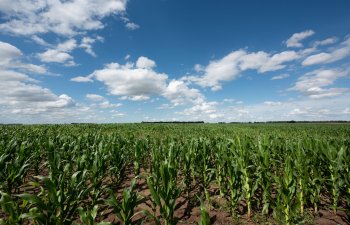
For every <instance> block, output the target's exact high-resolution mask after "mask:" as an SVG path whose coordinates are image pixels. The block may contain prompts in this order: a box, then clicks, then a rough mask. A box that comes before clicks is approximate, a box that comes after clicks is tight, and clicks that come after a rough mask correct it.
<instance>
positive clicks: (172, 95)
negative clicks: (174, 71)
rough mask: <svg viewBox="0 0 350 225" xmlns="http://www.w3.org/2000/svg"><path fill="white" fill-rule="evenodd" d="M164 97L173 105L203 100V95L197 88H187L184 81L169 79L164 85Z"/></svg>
mask: <svg viewBox="0 0 350 225" xmlns="http://www.w3.org/2000/svg"><path fill="white" fill-rule="evenodd" d="M163 95H164V97H166V98H167V99H169V100H170V102H171V103H172V104H173V105H174V106H177V105H183V104H186V103H193V104H196V103H199V102H203V101H204V99H205V97H204V95H203V94H202V93H200V91H199V90H198V89H195V88H189V87H188V86H187V85H186V84H185V83H184V81H181V80H171V81H170V82H169V84H168V86H167V87H166V91H165V92H164V94H163Z"/></svg>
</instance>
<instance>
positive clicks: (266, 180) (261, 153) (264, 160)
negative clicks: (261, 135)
mask: <svg viewBox="0 0 350 225" xmlns="http://www.w3.org/2000/svg"><path fill="white" fill-rule="evenodd" d="M270 164H271V154H270V149H269V148H268V146H267V145H266V144H265V143H262V142H261V141H259V143H258V152H257V167H258V168H257V170H258V181H257V182H258V183H259V185H260V187H261V189H262V204H263V208H262V214H263V215H268V213H269V209H270V208H271V202H272V196H271V190H272V182H271V177H272V176H273V174H272V171H271V165H270Z"/></svg>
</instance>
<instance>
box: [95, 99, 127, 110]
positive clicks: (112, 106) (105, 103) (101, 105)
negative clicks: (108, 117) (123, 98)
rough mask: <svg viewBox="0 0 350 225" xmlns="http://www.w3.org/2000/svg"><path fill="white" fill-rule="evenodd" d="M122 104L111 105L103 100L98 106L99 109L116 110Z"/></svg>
mask: <svg viewBox="0 0 350 225" xmlns="http://www.w3.org/2000/svg"><path fill="white" fill-rule="evenodd" d="M122 105H123V104H122V103H117V104H112V103H110V102H109V101H107V100H105V101H103V102H101V103H100V104H99V107H101V108H103V109H108V108H116V107H120V106H122Z"/></svg>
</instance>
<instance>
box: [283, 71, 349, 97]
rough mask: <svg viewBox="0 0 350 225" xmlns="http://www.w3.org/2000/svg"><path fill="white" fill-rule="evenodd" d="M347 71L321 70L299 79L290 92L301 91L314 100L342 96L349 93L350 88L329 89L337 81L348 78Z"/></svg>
mask: <svg viewBox="0 0 350 225" xmlns="http://www.w3.org/2000/svg"><path fill="white" fill-rule="evenodd" d="M347 75H348V72H347V71H341V70H334V69H319V70H314V71H312V72H310V73H306V74H305V75H303V76H301V77H299V79H298V81H297V82H296V83H295V85H294V86H293V87H291V88H289V90H291V91H299V92H301V93H302V94H304V95H306V96H308V97H310V98H313V99H319V98H326V97H334V96H338V95H341V94H343V93H345V92H347V91H349V89H348V88H327V87H328V86H330V85H332V84H333V83H334V82H335V81H336V80H337V79H339V78H342V77H344V76H347Z"/></svg>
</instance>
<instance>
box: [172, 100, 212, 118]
mask: <svg viewBox="0 0 350 225" xmlns="http://www.w3.org/2000/svg"><path fill="white" fill-rule="evenodd" d="M217 105H218V103H217V102H202V103H199V104H197V105H194V106H192V107H190V108H186V109H185V110H183V111H181V112H177V114H179V115H184V116H191V117H193V118H194V119H195V120H197V119H200V118H210V117H211V115H217V109H216V106H217ZM212 117H215V116H212Z"/></svg>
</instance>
